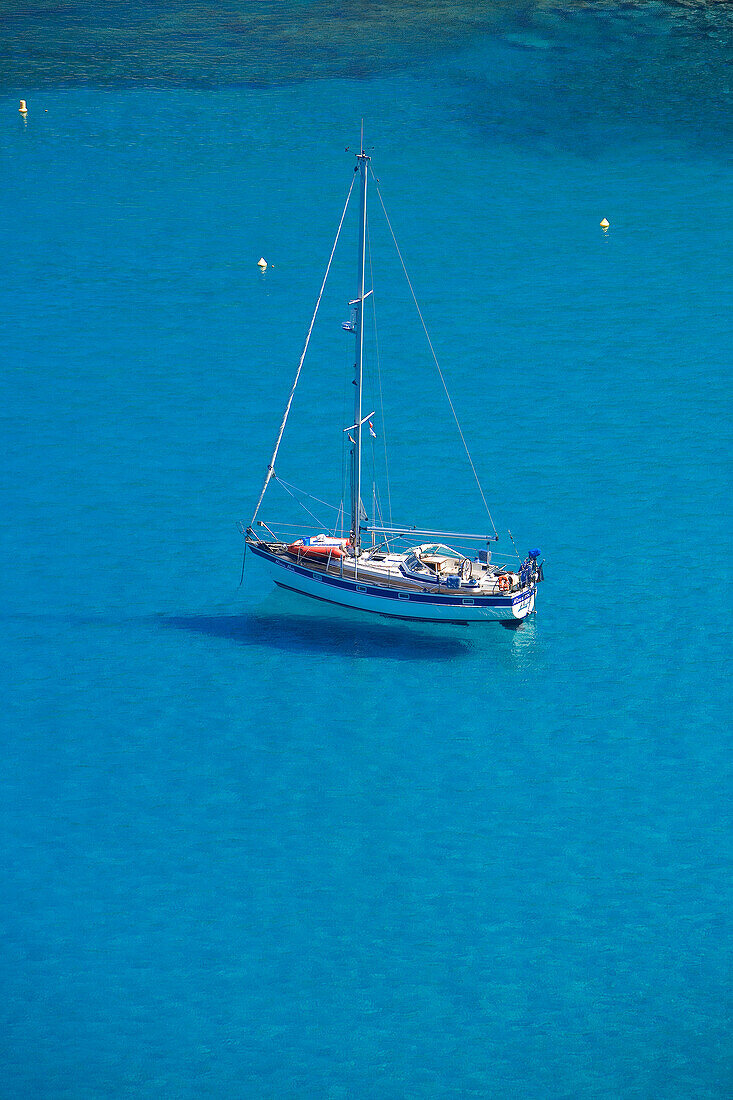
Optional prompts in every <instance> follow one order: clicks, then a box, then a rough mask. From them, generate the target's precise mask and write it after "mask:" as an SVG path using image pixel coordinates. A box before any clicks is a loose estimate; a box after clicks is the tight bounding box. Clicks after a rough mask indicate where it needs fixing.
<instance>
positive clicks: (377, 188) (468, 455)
mask: <svg viewBox="0 0 733 1100" xmlns="http://www.w3.org/2000/svg"><path fill="white" fill-rule="evenodd" d="M369 171H370V173H371V177H372V179H373V180H374V186H375V188H376V190H377V195H378V196H379V204H380V206H381V207H382V212H383V214H384V217H385V219H386V222H387V226H388V227H389V231H390V234H391V236H392V241H393V243H394V246H395V248H396V250H397V255H398V256H399V258H400V263H401V265H402V270H403V272H404V275H405V278H406V279H407V285H408V286H409V288H410V294H411V295H412V300H413V302H414V303H415V309H416V310H417V315H418V317H419V318H420V323H421V324H422V327H423V332H424V333H425V337H426V339H427V341H428V346H429V348H430V351H431V353H432V356H433V361H434V363H435V366H436V368H437V371H438V374H439V376H440V381H441V382H442V383H443V389H444V390H445V396H446V397H447V398H448V404H449V405H450V409H451V412H452V413H453V419H454V420H455V422H456V427H457V428H458V434H459V435H460V437H461V442H462V443H463V449H464V450H465V452H466V457H467V458H468V461H469V464H470V466H471V470H472V471H473V476H474V478H475V480H476V485H477V486H478V491H479V493H480V494H481V500H482V501H483V502H484V508H485V509H486V514H487V516H488V517H489V519H490V520H491V526H492V527H493V528H494V534H495V535H496V533H497V531H496V524H495V523H494V520H493V517H492V515H491V512H490V510H489V506H488V504H487V502H486V497H485V496H484V491H483V489H482V488H481V482H480V481H479V476H478V474H477V473H476V467H475V466H474V464H473V459H472V458H471V452H470V451H469V449H468V444H467V443H466V439H465V436H464V435H463V431H462V429H461V424H460V421H459V419H458V414H457V413H456V410H455V407H454V405H453V402H452V400H451V396H450V393H449V392H448V386H447V385H446V382H445V378H444V377H443V372H442V370H441V369H440V363H439V362H438V357H437V355H436V354H435V348H434V347H433V341H432V340H431V339H430V333H429V332H428V328H427V325H426V324H425V320H424V318H423V315H422V310H421V309H420V305H419V303H418V300H417V297H416V296H415V291H414V290H413V288H412V283H411V281H410V276H409V275H408V274H407V268H406V267H405V261H404V260H403V258H402V253H401V252H400V246H399V245H398V244H397V238H396V237H395V234H394V229H393V228H392V222H391V221H390V220H389V214H388V213H387V209H386V207H385V205H384V199H383V198H382V192H381V191H380V190H379V181H378V179H377V177H376V176H375V175H374V172H372V171H371V169H370V170H369Z"/></svg>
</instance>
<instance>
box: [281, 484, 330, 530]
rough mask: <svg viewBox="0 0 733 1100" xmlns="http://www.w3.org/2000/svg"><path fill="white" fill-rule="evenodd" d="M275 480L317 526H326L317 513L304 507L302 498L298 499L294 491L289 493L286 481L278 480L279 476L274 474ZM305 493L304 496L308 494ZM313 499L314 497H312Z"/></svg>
mask: <svg viewBox="0 0 733 1100" xmlns="http://www.w3.org/2000/svg"><path fill="white" fill-rule="evenodd" d="M275 481H277V483H278V485H282V487H283V489H284V490H285V492H286V493H287V494H288V496H290V497H292V498H293V500H294V501H295V503H296V504H299V505H300V507H301V508H302V509H303V511H304V512H307V513H308V515H309V516H310V517H311V518H312V519H314V520H315V521H316V524H317V525H318V526H319V527H325V526H326V525H325V524H324V523H321V521H320V519H319V518H318V516H317V515H316V514H315V512H311V510H310V508H306V506H305V504H303V501H302V500H299V499H298V497H296V495H295V493H291V491H290V489H289V488H288V486H287V484H286V483H285V482H284V481H281V480H280V478H279V477H277V476H276V475H275ZM298 492H300V490H298ZM305 495H306V496H308V495H309V494H308V493H306V494H305ZM313 499H314V500H315V499H316V498H315V497H314V498H313ZM326 507H327V508H329V507H330V505H328V504H327V505H326Z"/></svg>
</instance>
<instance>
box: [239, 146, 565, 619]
mask: <svg viewBox="0 0 733 1100" xmlns="http://www.w3.org/2000/svg"><path fill="white" fill-rule="evenodd" d="M357 178H358V180H359V184H360V211H359V248H358V263H357V294H356V297H355V298H354V299H353V300H352V301H351V302H350V303H349V305H350V308H351V315H350V319H349V320H348V321H345V322H344V323H343V325H342V327H343V328H344V330H345V331H346V332H348V333H353V335H354V338H355V344H356V354H355V362H354V386H355V397H354V422H353V424H351V425H349V426H348V427H347V428H344V429H343V431H344V433H345V434H346V438H348V440H349V444H350V478H349V481H350V487H349V488H350V492H349V495H350V505H351V520H350V528H349V533H348V537H346V535H345V532H344V531H342V532H341V533H339V532H338V530H337V526H338V518H337V526H336V527H332V528H331V529H329V530H318V531H316V533H315V534H305V533H303V534H300V536H299V537H295V538H294V537H293V533H292V530H291V532H290V534H287V535H286V534H283V528H282V527H281V528H280V531H279V532H278V530H277V528H278V525H277V524H276V523H275V522H274V521H270V522H265V521H264V520H261V519H259V518H258V517H259V513H260V508H261V505H262V502H263V500H264V497H265V493H266V492H267V489H268V487H269V485H270V483H271V481H272V480H273V478H274V479H275V480H276V481H277V480H279V478H278V477H277V475H276V474H275V464H276V462H277V457H278V452H279V450H280V444H281V442H282V438H283V434H284V432H285V426H286V424H287V420H288V416H289V414H290V408H291V405H292V403H293V397H294V395H295V390H296V387H297V385H298V381H299V379H300V374H301V370H302V367H303V363H304V361H305V357H306V353H307V351H308V346H309V344H310V339H311V334H312V332H313V326H314V324H315V320H316V316H317V314H318V309H319V306H320V303H321V298H322V297H323V291H324V289H325V286H326V281H327V279H328V275H329V271H330V269H331V263H332V261H333V257H334V253H335V251H336V246H337V244H338V240H339V237H340V235H341V229H342V227H343V224H344V219H345V217H346V211H347V208H348V205H349V200H350V198H351V194H352V191H353V189H354V183H355V181H356V179H357ZM370 181H372V182H373V183H374V185H375V188H376V191H377V194H378V196H379V199H380V203H381V205H382V208H383V210H384V214H385V217H387V224H388V226H389V229H390V233H391V235H392V239H393V241H394V244H395V247H396V248H397V253H398V256H399V258H400V262H401V264H402V268H403V271H404V273H405V276H406V277H407V281H408V285H409V286H410V291H411V293H412V297H413V300H414V302H415V305H416V307H417V310H418V314H419V316H420V320H421V321H422V324H423V328H424V329H425V335H426V336H427V338H428V343H429V345H430V350H431V352H432V354H433V359H434V361H435V365H436V367H437V368H438V373H439V375H440V379H441V382H442V383H443V387H444V389H445V392H446V396H447V397H448V402H449V404H450V408H451V411H452V412H453V416H454V418H455V420H456V424H457V426H458V431H459V434H460V437H461V440H462V442H463V445H464V448H465V450H466V455H467V456H468V461H469V463H470V466H471V469H472V470H473V474H474V477H475V479H476V483H477V485H478V488H479V492H480V494H481V498H482V500H483V502H484V505H485V506H486V512H487V514H488V516H489V520H490V521H491V527H492V533H490V534H486V533H483V534H478V535H472V534H461V533H457V532H445V531H430V530H420V529H417V528H416V527H411V526H409V525H401V526H394V525H393V524H391V522H390V524H388V525H387V524H385V523H384V520H383V519H382V522H381V523H380V524H376V522H375V523H372V524H369V522H368V518H367V514H366V510H365V508H364V505H363V503H362V495H361V494H362V451H363V432H364V428H365V425H368V428H369V432H370V433H371V434H372V435H374V431H373V427H372V420H371V418H372V417H373V416H374V413H373V412H372V413H368V414H367V415H366V416H365V415H364V410H363V406H362V402H363V395H364V304H365V302H366V300H367V299H368V297H369V296H370V295H371V294H372V290H366V291H365V258H366V241H367V191H368V189H369V183H370ZM378 183H379V181H378V180H376V178H375V177H374V175H373V172H372V170H371V167H370V157H368V156H367V154H366V153H365V152H364V141H363V130H362V140H361V145H360V152H359V153H358V154H357V156H356V167H355V169H354V175H353V177H352V180H351V187H350V189H349V193H348V195H347V198H346V204H345V205H344V209H343V213H342V215H341V221H340V223H339V227H338V232H337V233H336V239H335V240H334V243H333V248H332V249H331V255H330V257H329V261H328V265H327V267H326V273H325V275H324V278H323V283H322V285H321V290H320V293H319V295H318V299H317V301H316V307H315V310H314V313H313V317H312V319H311V323H310V327H309V329H308V334H307V336H306V340H305V345H304V347H303V351H302V354H301V357H300V361H299V363H298V369H297V371H296V374H295V379H294V382H293V385H292V388H291V391H290V396H289V398H288V402H287V405H286V407H285V414H284V416H283V419H282V423H281V425H280V431H279V434H278V437H277V441H276V443H275V449H274V451H273V454H272V458H271V459H270V463H269V465H268V467H267V473H266V476H265V480H264V484H263V486H262V491H261V493H260V496H259V499H258V501H257V505H256V507H255V510H254V513H253V515H252V519H251V520H250V523H249V526H248V527H247V528H246V529H245V528H244V527H242V532H243V534H244V536H245V540H246V545H245V554H246V552H247V550H249V551H250V552H251V553H252V554H254V555H255V557H257V558H259V559H260V560H261V561H262V562H263V563H264V564H265V565H266V567H267V569H268V571H269V573H270V575H271V577H272V579H273V580H274V582H275V584H277V585H279V586H280V587H281V588H287V589H292V590H294V591H296V592H300V593H302V594H303V595H305V596H311V597H313V598H315V599H318V600H325V601H327V602H328V603H333V604H340V605H342V606H344V607H348V608H353V609H355V610H359V611H365V612H369V613H372V614H377V615H387V616H390V617H393V618H399V619H408V620H419V621H423V622H452V623H461V624H467V623H474V622H485V621H487V620H500V621H503V622H506V623H507V624H509V623H512V622H513V623H515V624H516V623H517V621H518V620H521V619H524V618H525V617H526V616H527V615H529V614H530V613H531V612H533V611H534V609H535V599H536V594H537V586H538V584H539V583H540V582H541V581H542V580H543V579H544V577H543V570H542V563H541V562H539V561H538V559H539V556H540V551H539V550H530V551H529V553H528V554H527V556H526V558H525V559H524V561H521V562H520V559H519V555H518V554H517V555H516V558H517V563H518V564H517V565H516V566H514V565H511V566H510V565H507V564H503V565H502V564H500V563H499V562H498V561H496V560H494V561H492V554H491V549H490V547H491V544H492V543H495V542H497V541H498V535H497V533H496V528H495V527H494V524H493V521H492V520H491V513H490V512H489V509H488V505H486V498H485V497H484V494H483V490H482V488H481V484H480V482H479V479H478V475H477V474H476V470H475V467H474V465H473V461H472V459H471V456H470V453H469V451H468V447H467V446H466V443H465V439H464V436H463V432H462V431H461V427H460V424H459V423H458V417H457V416H456V412H455V409H454V406H453V402H452V401H451V399H450V394H449V393H448V389H447V387H446V385H445V380H444V377H443V373H442V371H441V369H440V365H439V364H438V360H437V357H436V356H435V352H434V350H433V345H432V343H431V341H430V337H429V335H428V332H427V329H426V328H425V323H424V321H423V318H422V313H421V312H420V308H419V306H418V304H417V299H416V298H415V294H414V291H413V290H412V284H411V283H410V280H409V276H408V275H407V270H406V268H405V265H404V261H403V260H402V254H401V252H400V250H399V246H398V245H397V241H396V238H395V236H394V232H393V231H392V226H391V223H390V221H389V217H388V216H387V212H386V209H384V203H383V202H382V199H381V194H380V192H379V186H378ZM283 484H285V483H283ZM342 515H343V512H339V517H340V516H342ZM342 526H343V524H342ZM300 530H301V531H304V530H305V528H304V527H301V529H300ZM260 532H261V533H260ZM296 534H297V532H296ZM513 541H514V540H513V539H512V542H513ZM482 544H483V546H482Z"/></svg>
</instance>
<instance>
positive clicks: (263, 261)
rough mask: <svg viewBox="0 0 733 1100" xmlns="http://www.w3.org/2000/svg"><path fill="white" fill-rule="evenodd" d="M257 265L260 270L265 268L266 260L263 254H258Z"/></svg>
mask: <svg viewBox="0 0 733 1100" xmlns="http://www.w3.org/2000/svg"><path fill="white" fill-rule="evenodd" d="M257 266H258V267H259V269H260V271H264V270H265V268H266V267H267V260H266V259H265V257H264V256H260V258H259V260H258V261H257Z"/></svg>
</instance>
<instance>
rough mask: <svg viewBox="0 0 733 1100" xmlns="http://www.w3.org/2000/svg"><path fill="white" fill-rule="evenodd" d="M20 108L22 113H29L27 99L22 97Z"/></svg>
mask: <svg viewBox="0 0 733 1100" xmlns="http://www.w3.org/2000/svg"><path fill="white" fill-rule="evenodd" d="M18 110H19V111H20V113H21V114H22V115H27V114H28V108H27V106H26V102H25V100H24V99H21V101H20V107H19V108H18Z"/></svg>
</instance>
